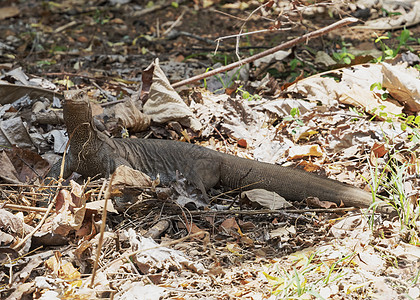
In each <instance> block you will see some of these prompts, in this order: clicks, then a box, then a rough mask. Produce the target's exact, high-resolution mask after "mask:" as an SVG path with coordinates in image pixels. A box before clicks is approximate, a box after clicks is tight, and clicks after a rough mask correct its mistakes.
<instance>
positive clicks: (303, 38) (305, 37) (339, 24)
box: [172, 18, 358, 88]
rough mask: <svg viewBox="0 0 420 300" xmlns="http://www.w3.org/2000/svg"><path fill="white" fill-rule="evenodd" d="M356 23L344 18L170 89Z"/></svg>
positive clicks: (352, 19) (186, 80) (354, 20)
mask: <svg viewBox="0 0 420 300" xmlns="http://www.w3.org/2000/svg"><path fill="white" fill-rule="evenodd" d="M357 21H358V19H356V18H345V19H343V20H340V21H338V22H335V23H333V24H331V25H328V26H327V27H324V28H321V29H318V30H315V31H313V32H310V33H307V34H305V35H303V36H301V37H298V38H296V39H293V40H291V41H288V42H285V43H283V44H281V45H278V46H276V47H274V48H271V49H268V50H266V51H263V52H260V53H258V54H255V55H253V56H250V57H248V58H245V59H243V60H240V61H237V62H235V63H232V64H230V65H227V66H224V67H220V68H217V69H214V70H212V71H209V72H207V73H204V74H201V75H197V76H194V77H191V78H189V79H185V80H182V81H179V82H175V83H174V84H172V87H173V88H178V87H181V86H183V85H186V84H190V83H193V82H195V81H198V80H202V79H205V78H208V77H210V76H213V75H216V74H219V73H222V72H226V71H229V70H232V69H234V68H236V67H240V66H242V65H244V64H247V63H250V62H253V61H255V60H257V59H259V58H262V57H264V56H267V55H270V54H273V53H276V52H277V51H279V50H283V49H286V48H290V47H292V46H294V45H296V44H299V43H302V42H306V41H308V40H310V39H312V38H315V37H318V36H320V35H324V34H326V33H328V32H330V31H332V30H334V29H337V28H340V27H342V26H345V25H348V24H350V23H355V22H357Z"/></svg>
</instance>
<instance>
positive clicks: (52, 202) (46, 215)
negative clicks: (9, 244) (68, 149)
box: [13, 183, 61, 249]
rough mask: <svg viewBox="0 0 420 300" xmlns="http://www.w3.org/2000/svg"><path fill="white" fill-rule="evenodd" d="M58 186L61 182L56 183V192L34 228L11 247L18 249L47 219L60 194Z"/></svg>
mask: <svg viewBox="0 0 420 300" xmlns="http://www.w3.org/2000/svg"><path fill="white" fill-rule="evenodd" d="M60 188H61V183H59V184H58V187H57V192H56V193H55V195H54V198H53V200H52V201H51V203H50V205H49V206H48V208H47V211H46V212H45V214H44V216H43V217H42V219H41V221H40V222H39V223H38V225H37V226H36V227H35V228H34V230H32V232H30V233H29V234H27V235H26V236H25V237H24V238H23V239H22V240H20V242H19V243H17V244H16V245H15V246H14V247H13V249H19V248H20V247H21V246H22V245H23V244H24V243H25V242H26V241H27V240H28V239H29V238H30V237H32V236H33V235H34V234H35V232H37V231H38V230H39V229H40V228H41V226H42V225H43V224H44V222H45V220H46V219H47V217H48V215H49V214H50V212H51V210H52V208H53V207H54V204H55V202H56V201H57V197H58V195H59V194H60Z"/></svg>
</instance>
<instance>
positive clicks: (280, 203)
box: [241, 189, 292, 209]
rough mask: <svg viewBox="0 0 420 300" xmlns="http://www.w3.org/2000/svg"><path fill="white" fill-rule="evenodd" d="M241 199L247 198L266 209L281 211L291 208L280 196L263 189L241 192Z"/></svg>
mask: <svg viewBox="0 0 420 300" xmlns="http://www.w3.org/2000/svg"><path fill="white" fill-rule="evenodd" d="M241 196H242V198H244V197H247V198H248V199H249V201H251V202H257V203H258V204H260V205H261V206H264V207H267V208H268V209H282V208H286V207H290V206H292V204H290V203H289V202H287V201H286V199H284V198H283V197H282V196H281V195H279V194H277V193H275V192H270V191H267V190H264V189H253V190H249V191H245V192H242V195H241Z"/></svg>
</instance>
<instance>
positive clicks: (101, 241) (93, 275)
mask: <svg viewBox="0 0 420 300" xmlns="http://www.w3.org/2000/svg"><path fill="white" fill-rule="evenodd" d="M114 177H115V172H114V173H112V176H111V179H110V180H109V183H108V188H107V190H106V192H105V203H104V208H103V210H102V224H101V232H100V234H99V240H98V247H97V249H96V258H95V263H94V265H93V272H92V278H91V281H90V287H91V288H92V287H93V284H94V283H95V276H96V270H97V269H98V263H99V257H100V256H101V248H102V244H103V242H104V233H105V225H106V216H107V205H108V200H109V198H110V197H111V189H112V182H113V181H114Z"/></svg>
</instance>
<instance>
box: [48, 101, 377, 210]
mask: <svg viewBox="0 0 420 300" xmlns="http://www.w3.org/2000/svg"><path fill="white" fill-rule="evenodd" d="M64 118H65V122H66V125H67V130H68V132H69V135H70V137H71V140H70V152H69V154H68V155H67V158H66V164H65V169H64V177H67V176H69V175H70V174H71V172H78V173H80V174H81V175H82V176H84V177H93V176H97V175H99V176H104V177H108V176H109V175H110V174H112V172H114V170H115V169H116V168H117V167H118V166H119V165H127V166H130V167H131V168H133V169H136V170H140V171H142V172H143V173H145V174H147V175H149V176H150V177H152V178H156V176H157V175H158V174H159V176H160V180H161V182H162V183H163V184H168V183H170V182H171V181H174V180H175V178H176V172H177V171H179V172H181V173H182V174H183V175H184V176H185V178H186V179H187V180H188V181H189V182H190V183H192V184H193V185H194V186H195V187H197V188H198V189H200V190H201V191H202V192H203V194H204V195H206V190H208V189H209V188H211V187H213V186H215V185H216V184H218V183H220V184H222V185H224V186H227V187H230V188H233V189H236V188H241V187H246V186H248V187H246V188H245V189H252V188H263V189H266V190H270V191H274V192H277V193H278V194H279V195H281V196H283V197H284V198H286V199H287V200H293V201H300V200H303V199H305V198H306V197H309V196H313V197H318V198H319V199H320V200H325V201H331V202H335V203H337V204H338V205H340V204H341V203H344V205H346V206H355V207H368V206H370V204H371V203H372V196H371V194H370V193H367V192H365V191H363V190H360V189H358V188H356V187H353V186H350V185H346V184H343V183H341V182H339V181H336V180H332V179H328V178H323V177H320V176H318V175H315V174H311V173H308V172H304V171H301V170H296V169H293V168H287V167H281V166H278V165H273V164H268V163H263V162H258V161H253V160H249V159H244V158H240V157H236V156H233V155H229V154H224V153H220V152H217V151H214V150H210V149H207V148H204V147H201V146H197V145H192V144H188V143H182V142H177V141H169V140H152V139H145V140H143V139H111V138H109V137H107V136H106V135H104V134H103V133H101V132H98V131H97V130H96V128H95V126H94V125H93V122H92V115H91V110H90V106H89V100H88V98H87V97H84V96H83V95H81V94H80V93H79V94H76V95H73V96H72V97H71V98H70V99H67V100H66V102H65V105H64ZM59 170H60V163H57V164H56V165H55V166H54V167H53V168H52V170H51V171H50V174H49V175H50V176H58V175H59Z"/></svg>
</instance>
